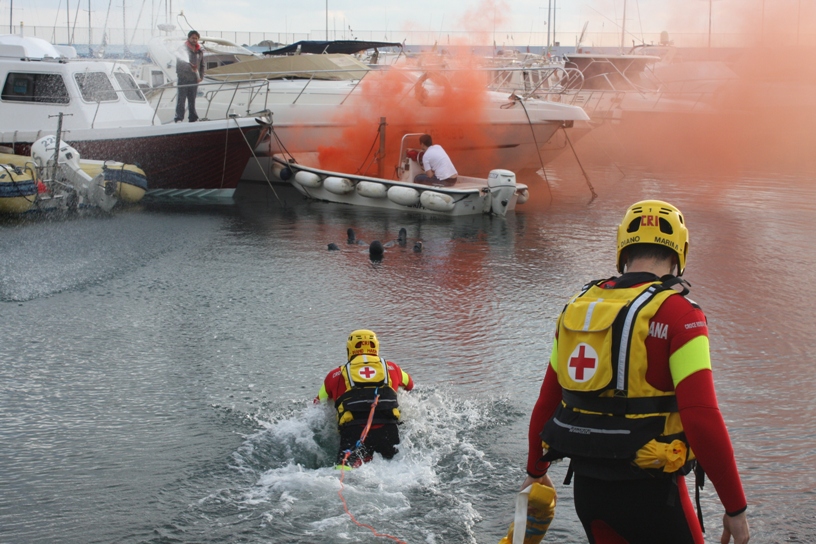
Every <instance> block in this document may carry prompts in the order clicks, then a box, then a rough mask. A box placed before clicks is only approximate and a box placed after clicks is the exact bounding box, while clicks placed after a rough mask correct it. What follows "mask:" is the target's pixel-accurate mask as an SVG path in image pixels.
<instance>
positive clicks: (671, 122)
mask: <svg viewBox="0 0 816 544" xmlns="http://www.w3.org/2000/svg"><path fill="white" fill-rule="evenodd" d="M718 4H719V5H718ZM725 4H726V3H725V2H721V3H719V2H718V3H715V4H714V6H715V8H716V11H715V14H714V19H713V28H714V30H713V32H714V34H713V36H712V44H713V46H714V48H713V49H712V50H706V49H702V48H698V49H685V50H684V49H682V48H680V49H678V51H677V54H676V56H675V59H674V64H672V65H671V67H676V68H678V69H689V72H693V69H694V67H705V66H708V67H714V66H717V65H719V66H720V67H724V69H725V70H729V71H730V72H731V78H729V79H723V80H720V81H717V82H716V90H715V91H713V92H695V91H684V92H678V93H676V94H672V93H670V92H668V93H665V94H663V95H662V97H661V101H662V100H666V99H669V100H671V99H677V100H681V101H687V103H688V107H687V109H686V110H680V111H676V112H673V113H666V112H665V111H664V110H662V109H661V101H657V102H656V105H655V107H654V108H653V109H652V111H646V112H642V113H640V114H631V112H627V111H623V112H622V115H621V118H620V120H619V121H616V122H614V123H608V124H607V126H604V127H601V129H600V130H596V131H594V132H593V133H592V136H593V137H591V138H586V139H585V140H584V141H582V145H581V152H582V153H583V154H584V155H585V156H589V155H592V156H595V157H596V158H599V159H600V158H601V157H603V156H604V155H609V156H611V157H612V158H613V160H614V161H615V162H617V163H618V164H619V165H620V164H626V163H636V164H642V165H648V166H652V167H655V168H660V169H674V170H677V169H681V170H687V171H694V172H701V173H703V174H704V173H705V172H707V171H711V170H717V171H720V172H723V173H734V174H739V173H741V172H744V171H747V170H753V169H762V170H769V169H770V170H779V169H785V170H795V171H813V170H814V169H816V157H814V153H813V152H812V149H814V146H816V130H814V129H813V125H812V120H813V119H816V99H814V96H816V47H814V45H815V44H816V39H815V38H816V8H814V7H812V6H809V5H808V3H807V2H799V1H797V0H779V1H777V0H773V1H771V0H765V1H764V2H762V1H761V0H757V1H756V2H751V5H750V7H749V6H747V5H746V4H745V3H739V4H737V3H734V2H731V3H730V4H729V7H726V6H725ZM763 8H764V9H763ZM707 16H708V12H707V10H705V13H703V14H698V17H705V21H700V20H697V21H696V22H697V25H696V26H697V27H698V28H699V27H703V28H707ZM689 17H690V12H689V11H688V10H685V13H684V15H683V16H682V17H681V16H680V15H679V14H678V18H677V22H678V24H682V25H684V26H685V27H688V26H689V25H691V24H692V22H693V21H690V20H689ZM718 24H719V25H720V26H719V28H718V26H717V25H718ZM726 24H728V29H727V30H724V29H723V26H724V25H726ZM669 30H670V32H671V29H669ZM718 30H719V31H720V32H722V33H723V35H718V34H717V32H718ZM726 32H730V33H731V34H726ZM736 37H740V39H742V40H743V44H742V47H741V48H736V47H734V48H731V49H723V48H717V44H718V42H724V41H729V40H731V41H733V40H736ZM731 45H733V44H731ZM684 65H685V66H684ZM712 88H713V87H712ZM588 113H589V114H590V116H592V112H591V111H588ZM627 113H629V114H628V115H627ZM595 142H599V144H600V145H599V147H601V148H603V151H604V152H605V153H604V154H600V153H596V151H598V149H597V146H596V147H593V144H595Z"/></svg>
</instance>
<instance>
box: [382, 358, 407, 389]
mask: <svg viewBox="0 0 816 544" xmlns="http://www.w3.org/2000/svg"><path fill="white" fill-rule="evenodd" d="M386 363H387V364H388V375H389V376H390V377H391V383H392V384H395V387H394V390H395V391H396V390H397V389H398V388H400V387H402V388H403V389H405V390H406V391H410V390H411V389H413V388H414V379H413V378H412V377H411V375H410V374H408V373H407V372H405V371H404V370H403V369H402V368H400V366H399V365H398V364H397V363H393V362H391V361H387V362H386ZM403 376H405V377H407V378H408V382H405V380H403Z"/></svg>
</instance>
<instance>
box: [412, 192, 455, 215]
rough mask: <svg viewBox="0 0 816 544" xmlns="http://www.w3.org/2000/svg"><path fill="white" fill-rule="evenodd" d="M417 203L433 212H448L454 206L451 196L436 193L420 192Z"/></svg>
mask: <svg viewBox="0 0 816 544" xmlns="http://www.w3.org/2000/svg"><path fill="white" fill-rule="evenodd" d="M419 202H420V204H422V206H423V207H424V208H428V209H429V210H433V211H435V212H449V211H452V210H453V208H454V207H455V206H456V201H455V200H454V199H453V197H452V196H451V195H446V194H445V193H437V192H436V191H422V194H421V195H419Z"/></svg>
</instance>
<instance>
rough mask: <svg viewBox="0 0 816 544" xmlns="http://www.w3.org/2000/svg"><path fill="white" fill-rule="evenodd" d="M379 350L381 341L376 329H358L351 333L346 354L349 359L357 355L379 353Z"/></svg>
mask: <svg viewBox="0 0 816 544" xmlns="http://www.w3.org/2000/svg"><path fill="white" fill-rule="evenodd" d="M379 350H380V342H379V340H377V335H376V334H374V331H370V330H368V329H357V330H356V331H352V332H351V334H349V337H348V341H347V342H346V354H347V355H348V360H349V361H351V359H352V358H354V357H356V356H357V355H378V354H379Z"/></svg>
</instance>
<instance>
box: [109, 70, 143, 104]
mask: <svg viewBox="0 0 816 544" xmlns="http://www.w3.org/2000/svg"><path fill="white" fill-rule="evenodd" d="M113 77H115V78H116V82H117V83H118V84H119V88H120V89H122V91H123V92H124V94H125V98H126V99H127V100H128V101H130V102H146V100H145V97H144V95H143V94H142V91H140V90H139V86H138V85H136V82H135V81H134V80H133V77H132V76H131V75H130V74H126V73H124V72H114V73H113Z"/></svg>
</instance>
